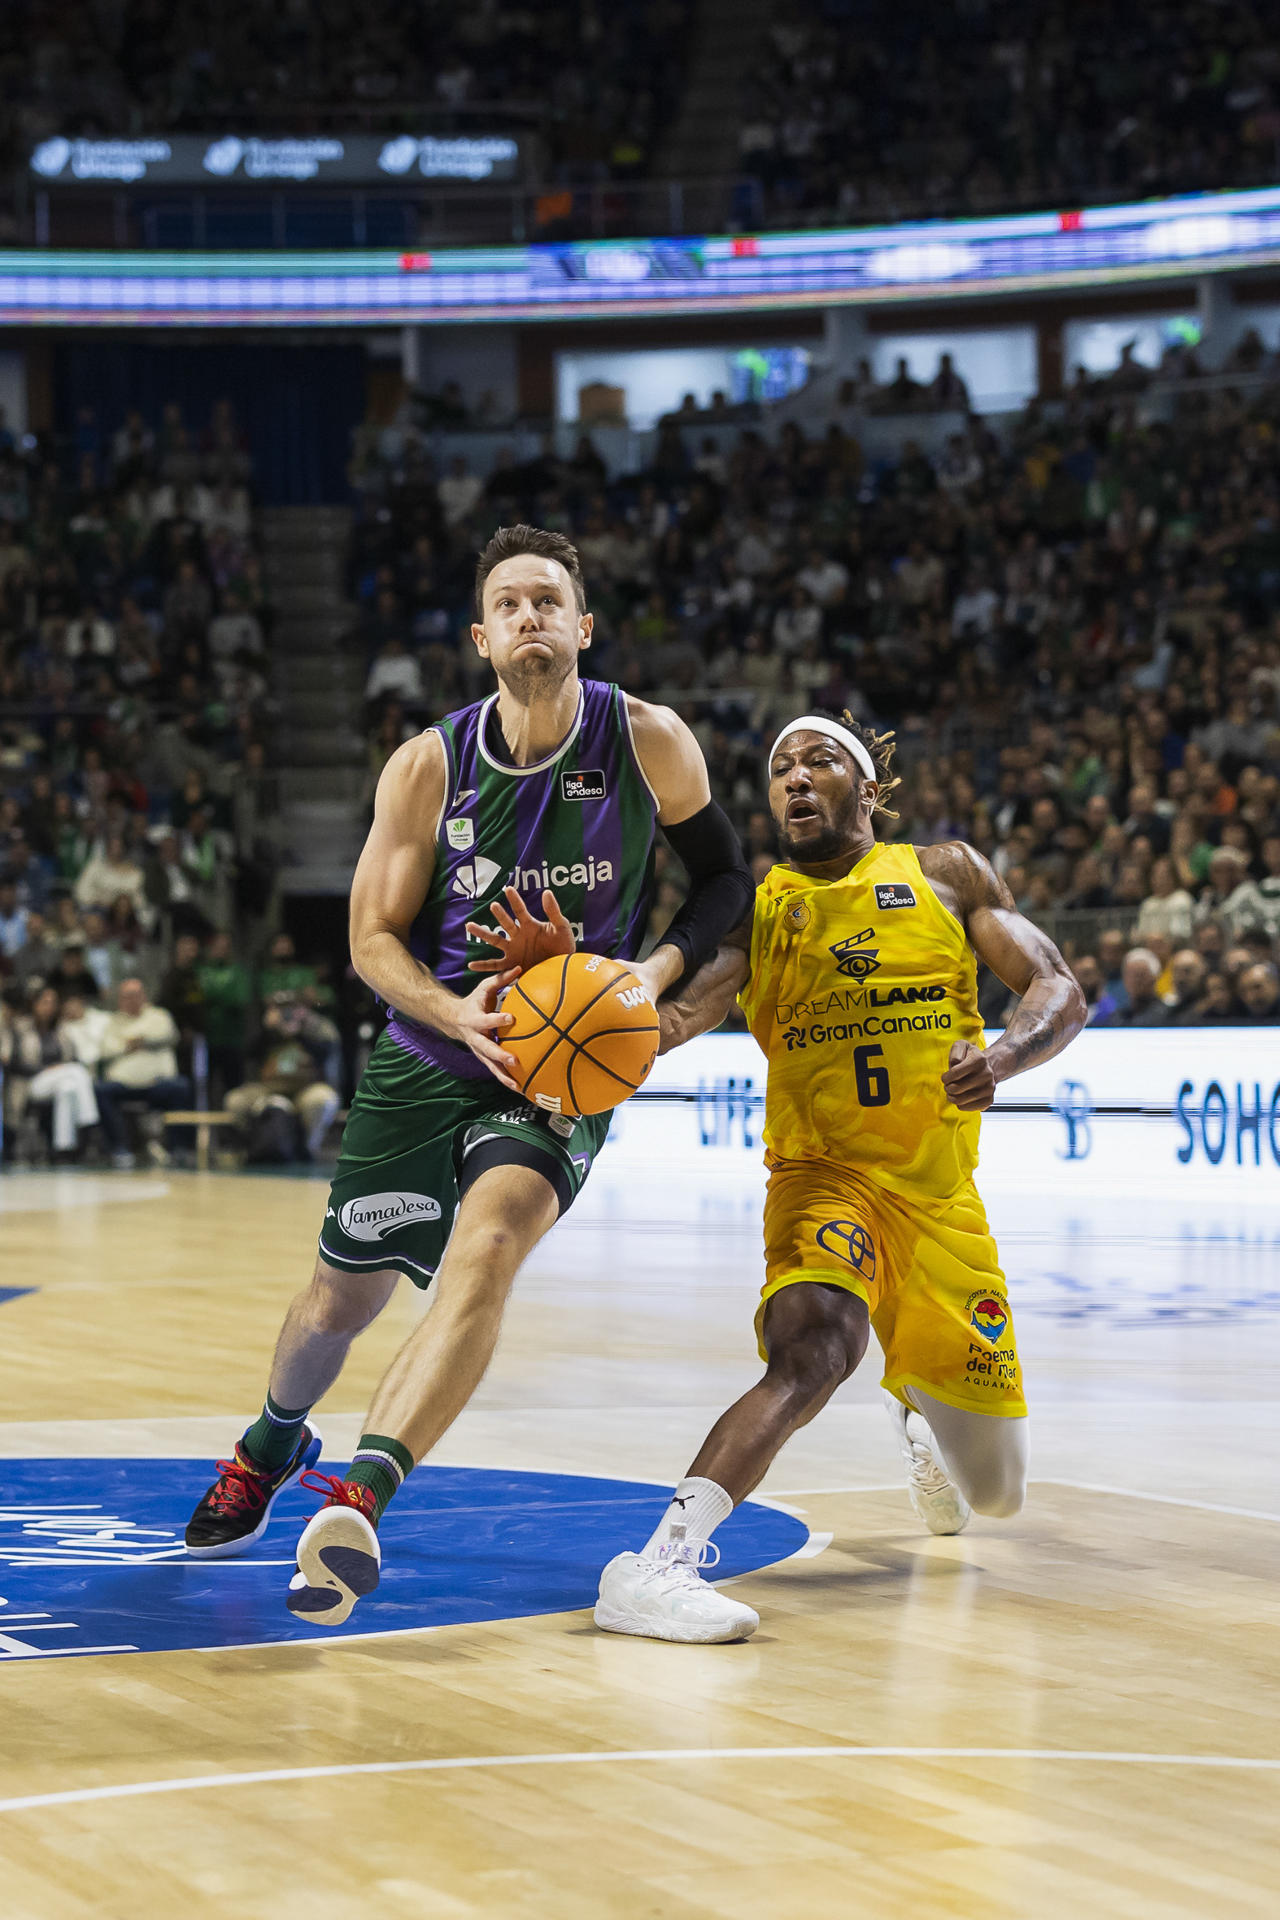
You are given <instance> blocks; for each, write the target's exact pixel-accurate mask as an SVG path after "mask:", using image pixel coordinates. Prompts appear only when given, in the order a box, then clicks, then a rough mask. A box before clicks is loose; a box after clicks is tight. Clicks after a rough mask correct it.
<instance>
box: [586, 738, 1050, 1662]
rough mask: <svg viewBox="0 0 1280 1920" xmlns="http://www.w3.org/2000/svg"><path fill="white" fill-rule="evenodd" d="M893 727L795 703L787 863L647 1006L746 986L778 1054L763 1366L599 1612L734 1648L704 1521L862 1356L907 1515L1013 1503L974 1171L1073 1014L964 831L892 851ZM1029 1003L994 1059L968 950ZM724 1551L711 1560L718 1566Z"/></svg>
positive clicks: (602, 1621) (771, 1078) (946, 1524)
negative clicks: (701, 957) (987, 1127)
mask: <svg viewBox="0 0 1280 1920" xmlns="http://www.w3.org/2000/svg"><path fill="white" fill-rule="evenodd" d="M892 756H893V741H892V735H883V736H880V735H876V734H874V733H871V732H869V731H868V730H866V729H864V728H862V727H859V726H857V725H856V723H854V722H853V721H851V720H850V719H849V718H848V716H847V715H846V716H845V719H844V721H843V722H840V721H836V720H834V719H832V718H829V717H828V716H826V715H824V714H807V715H805V716H803V717H802V718H800V719H798V720H793V721H792V722H791V724H790V725H789V726H788V727H785V728H784V729H783V731H782V733H781V734H780V735H779V736H778V739H777V741H776V743H775V745H774V748H773V752H772V754H771V756H770V759H769V805H770V809H771V811H772V813H773V817H774V820H775V822H776V824H777V828H778V837H779V841H780V844H781V847H782V853H783V860H782V863H781V864H780V865H778V866H775V867H774V868H773V869H772V871H771V872H770V873H769V875H768V876H767V878H766V879H765V880H764V882H763V884H762V885H761V886H760V888H759V889H758V891H757V894H756V901H755V909H754V914H753V917H752V920H751V922H750V923H749V925H744V926H743V927H742V928H740V929H739V930H738V932H737V933H736V934H735V935H731V936H730V937H729V940H728V941H727V942H726V943H724V944H722V945H721V947H720V948H719V950H718V951H717V953H716V954H715V955H714V957H713V958H712V959H711V960H709V961H708V962H707V963H706V965H705V966H703V967H702V968H701V969H700V970H699V971H698V973H696V974H695V975H694V976H693V978H692V979H691V980H690V981H689V983H688V984H687V986H685V987H684V988H683V989H681V990H680V992H679V993H678V994H677V995H676V996H674V998H673V1000H672V1001H670V1002H663V1003H661V1005H660V1007H659V1013H660V1015H661V1017H662V1023H663V1047H664V1049H666V1048H669V1047H671V1046H675V1045H678V1044H680V1043H681V1042H683V1041H685V1040H688V1039H691V1038H692V1037H693V1035H695V1034H697V1033H703V1032H706V1031H707V1030H708V1029H709V1028H711V1027H715V1026H718V1025H719V1024H720V1022H721V1020H723V1018H724V1016H725V1014H726V1013H727V1012H728V1010H729V1008H730V1006H731V1005H732V1003H733V999H734V996H735V995H737V996H738V997H739V998H740V1000H741V1004H742V1007H743V1011H744V1012H745V1014H746V1016H747V1020H748V1023H749V1024H750V1027H751V1031H752V1033H753V1034H754V1035H755V1038H756V1040H757V1041H758V1042H759V1044H760V1046H761V1048H762V1049H763V1050H764V1052H765V1054H766V1055H767V1056H768V1061H769V1072H768V1083H767V1094H766V1100H765V1130H764V1139H765V1147H766V1164H767V1166H768V1169H769V1186H768V1194H767V1197H766V1200H765V1208H764V1238H765V1283H764V1290H763V1295H762V1298H761V1302H760V1308H759V1311H758V1313H757V1315H756V1334H757V1338H758V1341H759V1346H760V1354H761V1358H762V1359H763V1360H764V1361H765V1363H766V1367H765V1373H764V1377H763V1378H762V1379H761V1380H760V1381H759V1382H758V1383H757V1384H756V1385H755V1386H754V1387H752V1388H751V1389H750V1391H749V1392H748V1393H746V1394H744V1395H743V1397H742V1398H741V1399H740V1400H739V1401H738V1402H737V1403H736V1405H734V1406H732V1407H730V1409H729V1411H728V1412H727V1413H725V1414H724V1415H722V1417H721V1418H720V1419H719V1420H718V1421H717V1423H716V1425H715V1426H714V1427H713V1428H712V1430H711V1432H710V1434H709V1435H708V1436H707V1439H706V1441H705V1442H704V1444H703V1446H702V1450H701V1451H700V1453H699V1454H698V1456H697V1458H696V1459H695V1460H694V1462H693V1465H692V1466H691V1467H690V1469H689V1472H688V1475H687V1476H686V1478H685V1479H684V1480H682V1481H681V1483H680V1485H679V1486H678V1487H677V1488H676V1491H675V1496H674V1498H673V1499H672V1502H671V1505H670V1506H669V1508H668V1509H667V1512H666V1514H665V1515H664V1517H663V1520H662V1522H661V1524H660V1525H659V1527H658V1529H657V1531H656V1532H655V1534H654V1535H653V1538H652V1539H651V1540H650V1541H649V1543H648V1545H647V1547H646V1548H645V1549H644V1551H643V1552H642V1553H639V1554H635V1553H624V1554H619V1555H618V1556H617V1558H616V1559H614V1560H611V1561H610V1563H609V1565H608V1566H607V1567H606V1568H605V1570H604V1573H603V1575H602V1576H601V1581H600V1599H599V1603H598V1605H597V1607H596V1614H595V1617H596V1622H597V1625H599V1626H602V1627H607V1628H609V1629H610V1630H612V1631H613V1632H615V1633H635V1634H644V1635H648V1636H650V1637H651V1638H654V1639H659V1640H695V1641H714V1640H733V1639H742V1638H745V1637H746V1636H747V1635H748V1634H750V1633H752V1632H754V1630H755V1628H756V1626H757V1625H758V1620H757V1616H756V1614H755V1613H754V1612H753V1611H752V1609H751V1608H750V1607H747V1606H744V1605H743V1604H742V1603H741V1602H740V1601H737V1600H733V1599H731V1598H730V1597H729V1596H728V1595H727V1594H721V1593H717V1592H716V1590H715V1588H714V1587H712V1586H709V1585H708V1584H707V1582H706V1581H704V1580H703V1579H701V1578H700V1577H699V1573H698V1568H699V1567H700V1566H702V1565H705V1564H706V1563H707V1560H708V1558H709V1557H710V1556H711V1555H714V1554H715V1548H714V1546H712V1545H710V1536H711V1533H712V1531H713V1529H714V1528H715V1527H716V1526H718V1525H719V1523H720V1521H722V1520H723V1519H724V1518H725V1517H726V1515H728V1514H729V1513H731V1512H732V1510H733V1508H734V1507H735V1506H736V1505H737V1504H738V1502H739V1501H740V1500H743V1499H745V1498H746V1496H747V1494H749V1493H750V1492H751V1490H752V1488H753V1487H754V1486H756V1485H757V1484H758V1482H759V1481H760V1480H761V1478H762V1477H763V1475H764V1473H765V1471H766V1470H767V1468H768V1467H769V1465H770V1463H771V1462H772V1460H773V1458H774V1456H775V1455H776V1454H777V1452H778V1450H779V1448H780V1447H781V1446H782V1445H783V1444H784V1442H785V1441H786V1440H788V1439H789V1438H790V1436H791V1435H792V1434H793V1433H794V1432H795V1431H796V1429H797V1428H798V1427H802V1426H804V1425H805V1424H806V1422H808V1421H810V1420H812V1419H813V1417H814V1415H815V1414H816V1413H817V1412H818V1411H819V1410H820V1409H821V1408H822V1407H823V1406H825V1404H826V1402H827V1401H828V1399H830V1397H831V1395H832V1393H833V1392H834V1391H835V1389H836V1388H837V1387H838V1386H839V1384H840V1382H841V1381H842V1380H847V1379H848V1377H849V1375H850V1374H851V1373H852V1372H853V1370H854V1368H855V1367H856V1366H857V1365H858V1363H859V1361H860V1360H861V1359H862V1356H863V1353H864V1352H865V1351H866V1346H867V1340H868V1336H869V1334H870V1331H871V1329H872V1328H874V1329H875V1333H876V1336H877V1338H878V1340H879V1342H880V1345H881V1347H882V1349H883V1351H884V1362H885V1371H884V1379H883V1386H884V1391H885V1398H886V1402H887V1404H888V1407H889V1410H890V1414H891V1417H892V1420H893V1424H894V1428H895V1431H896V1433H897V1436H898V1440H899V1444H900V1446H901V1448H902V1451H903V1454H904V1456H905V1459H906V1464H907V1482H908V1488H909V1491H910V1494H911V1498H912V1504H913V1505H914V1507H915V1510H916V1513H917V1514H918V1515H919V1517H920V1518H921V1519H922V1520H923V1521H924V1523H925V1524H926V1525H927V1526H928V1527H929V1528H930V1529H931V1530H932V1531H933V1532H934V1533H958V1532H959V1531H960V1530H961V1528H962V1527H964V1526H965V1525H966V1524H967V1522H968V1519H969V1513H970V1510H971V1509H976V1510H977V1511H978V1512H979V1513H984V1514H990V1515H994V1516H997V1517H1003V1516H1007V1515H1010V1514H1014V1513H1016V1512H1017V1511H1018V1509H1019V1507H1020V1506H1021V1505H1022V1498H1023V1491H1024V1488H1025V1484H1026V1472H1027V1441H1026V1426H1027V1422H1026V1411H1027V1409H1026V1401H1025V1400H1024V1399H1023V1394H1022V1379H1021V1374H1020V1371H1019V1366H1018V1354H1017V1348H1016V1345H1015V1343H1014V1334H1013V1318H1012V1314H1011V1311H1010V1307H1009V1301H1008V1297H1007V1295H1006V1292H1005V1283H1004V1276H1003V1274H1002V1273H1001V1271H1000V1267H999V1264H998V1260H997V1255H996V1248H995V1243H994V1241H993V1240H992V1238H991V1235H990V1233H989V1231H988V1228H987V1219H986V1214H985V1213H984V1211H983V1207H982V1202H981V1200H980V1199H979V1197H978V1194H977V1190H976V1189H975V1187H974V1184H973V1170H974V1167H975V1166H976V1164H977V1159H978V1129H979V1125H980V1115H981V1113H982V1111H983V1109H984V1108H986V1107H989V1106H990V1105H991V1102H992V1100H993V1098H994V1096H995V1092H996V1088H997V1087H998V1086H999V1084H1000V1082H1001V1081H1002V1080H1007V1079H1008V1078H1009V1077H1010V1075H1012V1074H1015V1073H1021V1072H1022V1071H1023V1070H1024V1069H1025V1068H1027V1067H1030V1066H1034V1065H1036V1064H1037V1063H1038V1062H1039V1061H1042V1060H1048V1059H1050V1058H1051V1057H1052V1055H1054V1054H1055V1053H1057V1052H1059V1051H1060V1049H1061V1048H1063V1047H1065V1046H1066V1044H1067V1042H1068V1041H1069V1040H1071V1039H1072V1038H1073V1037H1074V1035H1075V1034H1076V1033H1078V1032H1079V1030H1080V1028H1081V1027H1082V1026H1083V1025H1084V1020H1085V1003H1084V998H1083V995H1082V994H1081V992H1080V989H1079V987H1078V986H1077V985H1076V982H1075V980H1074V978H1073V977H1072V975H1071V973H1070V972H1069V971H1068V969H1067V966H1066V963H1065V962H1064V961H1063V959H1062V956H1061V955H1060V954H1059V952H1058V950H1057V948H1056V947H1055V946H1054V945H1053V942H1052V941H1051V940H1049V939H1047V938H1046V936H1045V935H1044V934H1043V933H1041V932H1040V930H1039V928H1037V927H1035V926H1033V925H1032V924H1031V922H1030V921H1029V920H1026V919H1024V918H1023V916H1022V915H1021V914H1020V913H1018V912H1017V910H1016V908H1015V906H1014V903H1013V899H1012V896H1011V895H1010V893H1009V890H1008V888H1007V887H1006V886H1005V884H1004V882H1003V881H1002V880H1001V879H1000V878H999V876H998V875H997V874H996V873H995V871H994V870H993V868H992V867H991V866H990V865H989V864H988V862H987V861H986V860H985V859H984V858H983V857H982V855H981V854H979V853H977V852H975V851H974V849H973V848H972V847H968V846H965V845H963V844H961V843H959V842H953V843H950V844H947V845H943V846H933V847H921V848H918V849H917V848H915V847H909V846H896V845H886V844H884V843H881V842H878V841H877V840H876V838H875V836H874V833H873V831H872V816H873V814H875V813H888V808H887V806H886V800H887V798H888V796H889V794H890V793H891V791H892V789H893V788H894V787H896V786H897V785H898V781H897V780H896V779H894V778H893V777H892V776H891V772H890V764H891V761H892ZM977 960H984V961H985V962H986V964H987V965H988V966H989V967H991V968H992V970H993V971H994V972H995V973H996V974H998V975H999V977H1000V978H1001V979H1002V980H1003V981H1005V982H1006V984H1007V985H1008V986H1009V987H1010V988H1012V989H1013V991H1014V992H1015V993H1018V994H1020V995H1021V996H1022V998H1021V1003H1020V1005H1019V1007H1018V1009H1017V1011H1016V1013H1015V1014H1014V1016H1013V1018H1012V1019H1011V1020H1010V1022H1009V1025H1008V1027H1007V1029H1006V1030H1005V1032H1004V1034H1003V1035H1002V1037H1001V1038H1000V1039H999V1040H998V1041H996V1042H995V1044H994V1045H993V1046H992V1047H991V1048H990V1049H989V1050H986V1051H984V1049H983V1044H982V1022H981V1020H980V1018H979V1015H978V1005H977V993H976V961H977ZM717 1557H718V1556H717Z"/></svg>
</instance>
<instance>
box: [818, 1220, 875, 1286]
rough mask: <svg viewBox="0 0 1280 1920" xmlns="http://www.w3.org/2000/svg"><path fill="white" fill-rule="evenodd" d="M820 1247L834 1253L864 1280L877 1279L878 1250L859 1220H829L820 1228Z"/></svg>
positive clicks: (825, 1251) (824, 1250)
mask: <svg viewBox="0 0 1280 1920" xmlns="http://www.w3.org/2000/svg"><path fill="white" fill-rule="evenodd" d="M818 1245H819V1246H820V1247H821V1248H822V1251H823V1252H824V1253H832V1254H834V1255H835V1257H836V1259H837V1260H843V1261H844V1263H845V1265H846V1266H847V1267H852V1268H853V1270H854V1272H855V1273H860V1274H861V1275H862V1277H863V1279H864V1280H874V1279H875V1277H876V1250H875V1247H874V1246H873V1244H872V1240H871V1235H870V1234H869V1233H868V1232H867V1230H866V1228H865V1227H864V1226H862V1225H861V1224H860V1222H859V1221H857V1220H828V1221H827V1222H826V1224H825V1226H821V1227H819V1228H818Z"/></svg>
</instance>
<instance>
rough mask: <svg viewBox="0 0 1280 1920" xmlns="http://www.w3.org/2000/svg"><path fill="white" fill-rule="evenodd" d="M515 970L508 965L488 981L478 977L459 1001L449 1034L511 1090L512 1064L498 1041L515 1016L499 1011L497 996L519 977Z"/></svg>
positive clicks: (516, 1088)
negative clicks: (475, 985) (477, 981)
mask: <svg viewBox="0 0 1280 1920" xmlns="http://www.w3.org/2000/svg"><path fill="white" fill-rule="evenodd" d="M519 973H520V969H519V967H508V968H507V969H506V970H505V972H503V973H500V974H498V975H496V976H495V978H493V979H492V980H482V981H481V982H480V985H479V986H478V987H477V988H476V989H475V991H474V993H469V994H467V995H466V997H465V999H461V1000H459V1002H458V1011H457V1013H456V1014H455V1015H454V1021H453V1032H452V1033H451V1034H450V1036H449V1038H450V1039H452V1040H456V1041H457V1042H458V1044H459V1046H463V1047H469V1048H470V1049H471V1051H472V1053H474V1055H475V1056H476V1059H477V1060H483V1062H484V1064H485V1066H486V1067H488V1069H489V1071H490V1073H491V1074H492V1075H493V1077H494V1079H495V1080H501V1082H502V1084H503V1086H504V1087H510V1089H511V1091H512V1093H519V1091H520V1089H519V1087H518V1086H517V1085H516V1083H515V1081H514V1080H513V1079H512V1078H511V1076H512V1074H513V1073H514V1072H515V1070H516V1063H515V1061H514V1060H513V1059H512V1057H511V1055H510V1054H509V1053H504V1052H503V1051H502V1047H501V1044H500V1040H501V1036H502V1035H503V1034H504V1033H505V1032H506V1030H507V1028H508V1027H509V1026H510V1025H511V1024H512V1022H513V1020H514V1019H515V1015H514V1014H512V1013H503V1012H502V1011H501V1009H500V1008H499V1006H498V995H499V994H500V993H501V992H502V990H503V988H504V987H509V986H510V985H511V982H512V981H513V980H515V979H517V978H518V977H519Z"/></svg>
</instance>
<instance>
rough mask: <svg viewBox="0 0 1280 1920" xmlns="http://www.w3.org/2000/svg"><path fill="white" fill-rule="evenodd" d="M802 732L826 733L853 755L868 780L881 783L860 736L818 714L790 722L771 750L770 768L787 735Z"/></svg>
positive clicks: (807, 714)
mask: <svg viewBox="0 0 1280 1920" xmlns="http://www.w3.org/2000/svg"><path fill="white" fill-rule="evenodd" d="M802 731H803V732H805V733H825V734H826V736H827V738H828V740H838V741H839V743H840V745H841V746H842V747H844V748H846V749H847V750H848V752H850V753H851V754H852V755H853V757H854V759H855V760H856V761H857V763H858V765H859V766H860V767H861V769H862V771H863V773H865V774H866V776H867V778H868V780H875V781H877V782H878V781H879V779H880V775H879V774H878V773H877V772H876V769H875V762H874V761H873V760H872V758H871V755H870V754H869V753H868V752H867V750H866V748H865V747H864V746H863V744H862V742H861V740H859V738H858V736H857V735H856V734H855V733H850V731H849V729H848V727H842V726H841V725H840V723H839V721H837V720H824V719H823V718H822V716H821V714H816V713H805V714H801V716H800V718H799V719H798V720H788V722H787V724H786V726H785V727H784V728H783V729H782V732H781V733H780V734H779V735H778V737H777V739H776V740H775V741H774V743H773V745H772V746H771V747H770V749H769V765H770V766H772V765H773V756H774V754H775V753H776V752H777V751H778V748H779V747H780V746H781V745H782V743H783V741H784V740H785V739H786V738H787V735H788V734H791V733H800V732H802Z"/></svg>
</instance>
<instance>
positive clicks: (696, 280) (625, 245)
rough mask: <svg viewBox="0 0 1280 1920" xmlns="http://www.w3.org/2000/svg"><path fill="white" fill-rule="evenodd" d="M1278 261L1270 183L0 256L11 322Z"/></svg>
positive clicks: (1015, 284)
mask: <svg viewBox="0 0 1280 1920" xmlns="http://www.w3.org/2000/svg"><path fill="white" fill-rule="evenodd" d="M1276 264H1280V187H1268V188H1262V189H1259V190H1257V191H1256V192H1251V193H1228V194H1197V195H1190V196H1186V197H1184V198H1181V199H1176V200H1158V201H1144V202H1142V203H1140V204H1137V205H1134V206H1127V207H1095V208H1088V209H1084V210H1082V211H1079V212H1074V211H1073V212H1062V213H1044V214H1019V215H1013V216H1010V217H1008V218H1004V219H993V220H953V221H933V222H918V223H915V224H912V225H906V226H896V227H863V228H850V229H844V230H841V231H838V232H828V233H777V234H772V233H771V234H759V235H746V236H736V237H726V238H719V239H697V238H684V239H669V240H613V241H599V242H591V241H582V242H576V243H572V244H566V245H558V246H523V247H496V248H455V249H450V250H447V251H443V252H438V253H435V252H433V253H372V252H347V253H287V252H273V253H169V254H161V253H151V254H144V253H55V252H52V251H42V252H36V251H32V252H16V251H15V252H10V253H0V323H6V324H9V325H23V324H25V325H33V324H39V325H66V326H85V325H95V324H96V325H104V326H105V325H110V326H120V325H122V324H123V325H131V326H182V325H189V326H201V327H208V326H246V325H254V326H262V325H282V326H294V327H296V326H299V325H304V326H305V325H314V326H332V325H334V324H342V325H347V326H350V325H379V324H387V323H391V324H401V325H402V324H406V323H417V324H430V323H432V322H449V321H459V320H553V319H555V320H563V319H573V318H581V319H584V320H585V319H592V320H598V319H607V318H609V317H610V316H612V315H627V314H657V313H677V314H690V313H723V312H734V311H740V312H753V311H766V310H769V309H774V308H787V307H791V308H794V307H803V306H810V305H811V306H823V307H825V306H841V305H855V304H859V303H873V302H876V301H886V300H903V299H909V298H920V297H926V296H927V297H928V298H929V299H931V300H937V299H944V298H963V297H965V296H968V295H988V296H989V295H991V294H998V293H1015V292H1017V293H1031V292H1037V291H1050V290H1053V289H1057V288H1063V287H1071V286H1100V285H1110V286H1128V285H1140V284H1142V283H1144V282H1149V281H1158V280H1162V279H1186V278H1188V277H1190V276H1192V275H1199V274H1204V273H1223V272H1227V271H1238V270H1239V269H1241V268H1243V267H1258V266H1270V265H1276Z"/></svg>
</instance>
